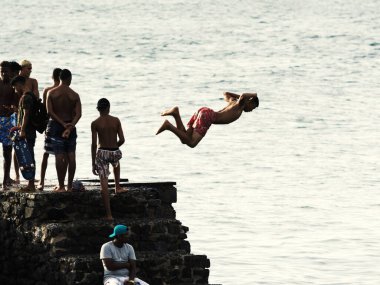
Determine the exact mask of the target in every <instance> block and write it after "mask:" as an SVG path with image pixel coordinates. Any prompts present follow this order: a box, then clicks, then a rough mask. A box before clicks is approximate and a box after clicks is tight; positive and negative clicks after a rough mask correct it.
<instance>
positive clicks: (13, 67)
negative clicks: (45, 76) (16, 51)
mask: <svg viewBox="0 0 380 285" xmlns="http://www.w3.org/2000/svg"><path fill="white" fill-rule="evenodd" d="M20 70H21V65H19V64H18V63H17V62H16V61H11V62H10V63H9V72H10V77H11V78H14V77H16V76H17V75H18V74H19V72H20Z"/></svg>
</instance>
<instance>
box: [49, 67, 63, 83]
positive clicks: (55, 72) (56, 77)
mask: <svg viewBox="0 0 380 285" xmlns="http://www.w3.org/2000/svg"><path fill="white" fill-rule="evenodd" d="M61 71H62V69H60V68H54V70H53V74H52V76H51V78H52V79H53V80H54V82H59V75H60V74H61Z"/></svg>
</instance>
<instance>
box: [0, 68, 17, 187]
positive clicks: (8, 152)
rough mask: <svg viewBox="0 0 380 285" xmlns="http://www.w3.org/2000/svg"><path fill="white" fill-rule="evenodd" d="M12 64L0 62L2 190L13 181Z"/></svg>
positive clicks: (14, 102)
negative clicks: (11, 138) (11, 131)
mask: <svg viewBox="0 0 380 285" xmlns="http://www.w3.org/2000/svg"><path fill="white" fill-rule="evenodd" d="M9 68H10V65H9V62H7V61H2V62H1V63H0V143H1V144H2V146H3V157H4V165H3V166H4V169H3V170H4V172H3V173H4V178H3V185H2V190H6V189H7V186H9V185H10V184H11V183H12V181H11V179H10V177H9V172H10V168H11V162H12V141H11V140H10V138H9V130H10V129H11V128H12V127H13V125H12V117H11V115H12V114H13V112H14V106H15V105H16V100H15V95H14V91H13V88H12V86H11V84H10V80H11V78H10V70H9Z"/></svg>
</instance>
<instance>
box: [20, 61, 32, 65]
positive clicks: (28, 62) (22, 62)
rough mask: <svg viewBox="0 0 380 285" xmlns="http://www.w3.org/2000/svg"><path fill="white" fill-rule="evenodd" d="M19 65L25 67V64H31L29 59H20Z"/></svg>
mask: <svg viewBox="0 0 380 285" xmlns="http://www.w3.org/2000/svg"><path fill="white" fill-rule="evenodd" d="M20 65H21V67H25V66H31V65H32V63H31V62H30V61H29V60H27V59H24V60H23V61H21V64H20Z"/></svg>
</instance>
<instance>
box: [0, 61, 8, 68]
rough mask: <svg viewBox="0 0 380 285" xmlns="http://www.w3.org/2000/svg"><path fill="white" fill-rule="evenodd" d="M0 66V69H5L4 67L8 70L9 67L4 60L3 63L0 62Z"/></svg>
mask: <svg viewBox="0 0 380 285" xmlns="http://www.w3.org/2000/svg"><path fill="white" fill-rule="evenodd" d="M0 66H1V67H4V68H5V67H8V68H9V66H10V64H9V61H5V60H4V61H2V62H0Z"/></svg>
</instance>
